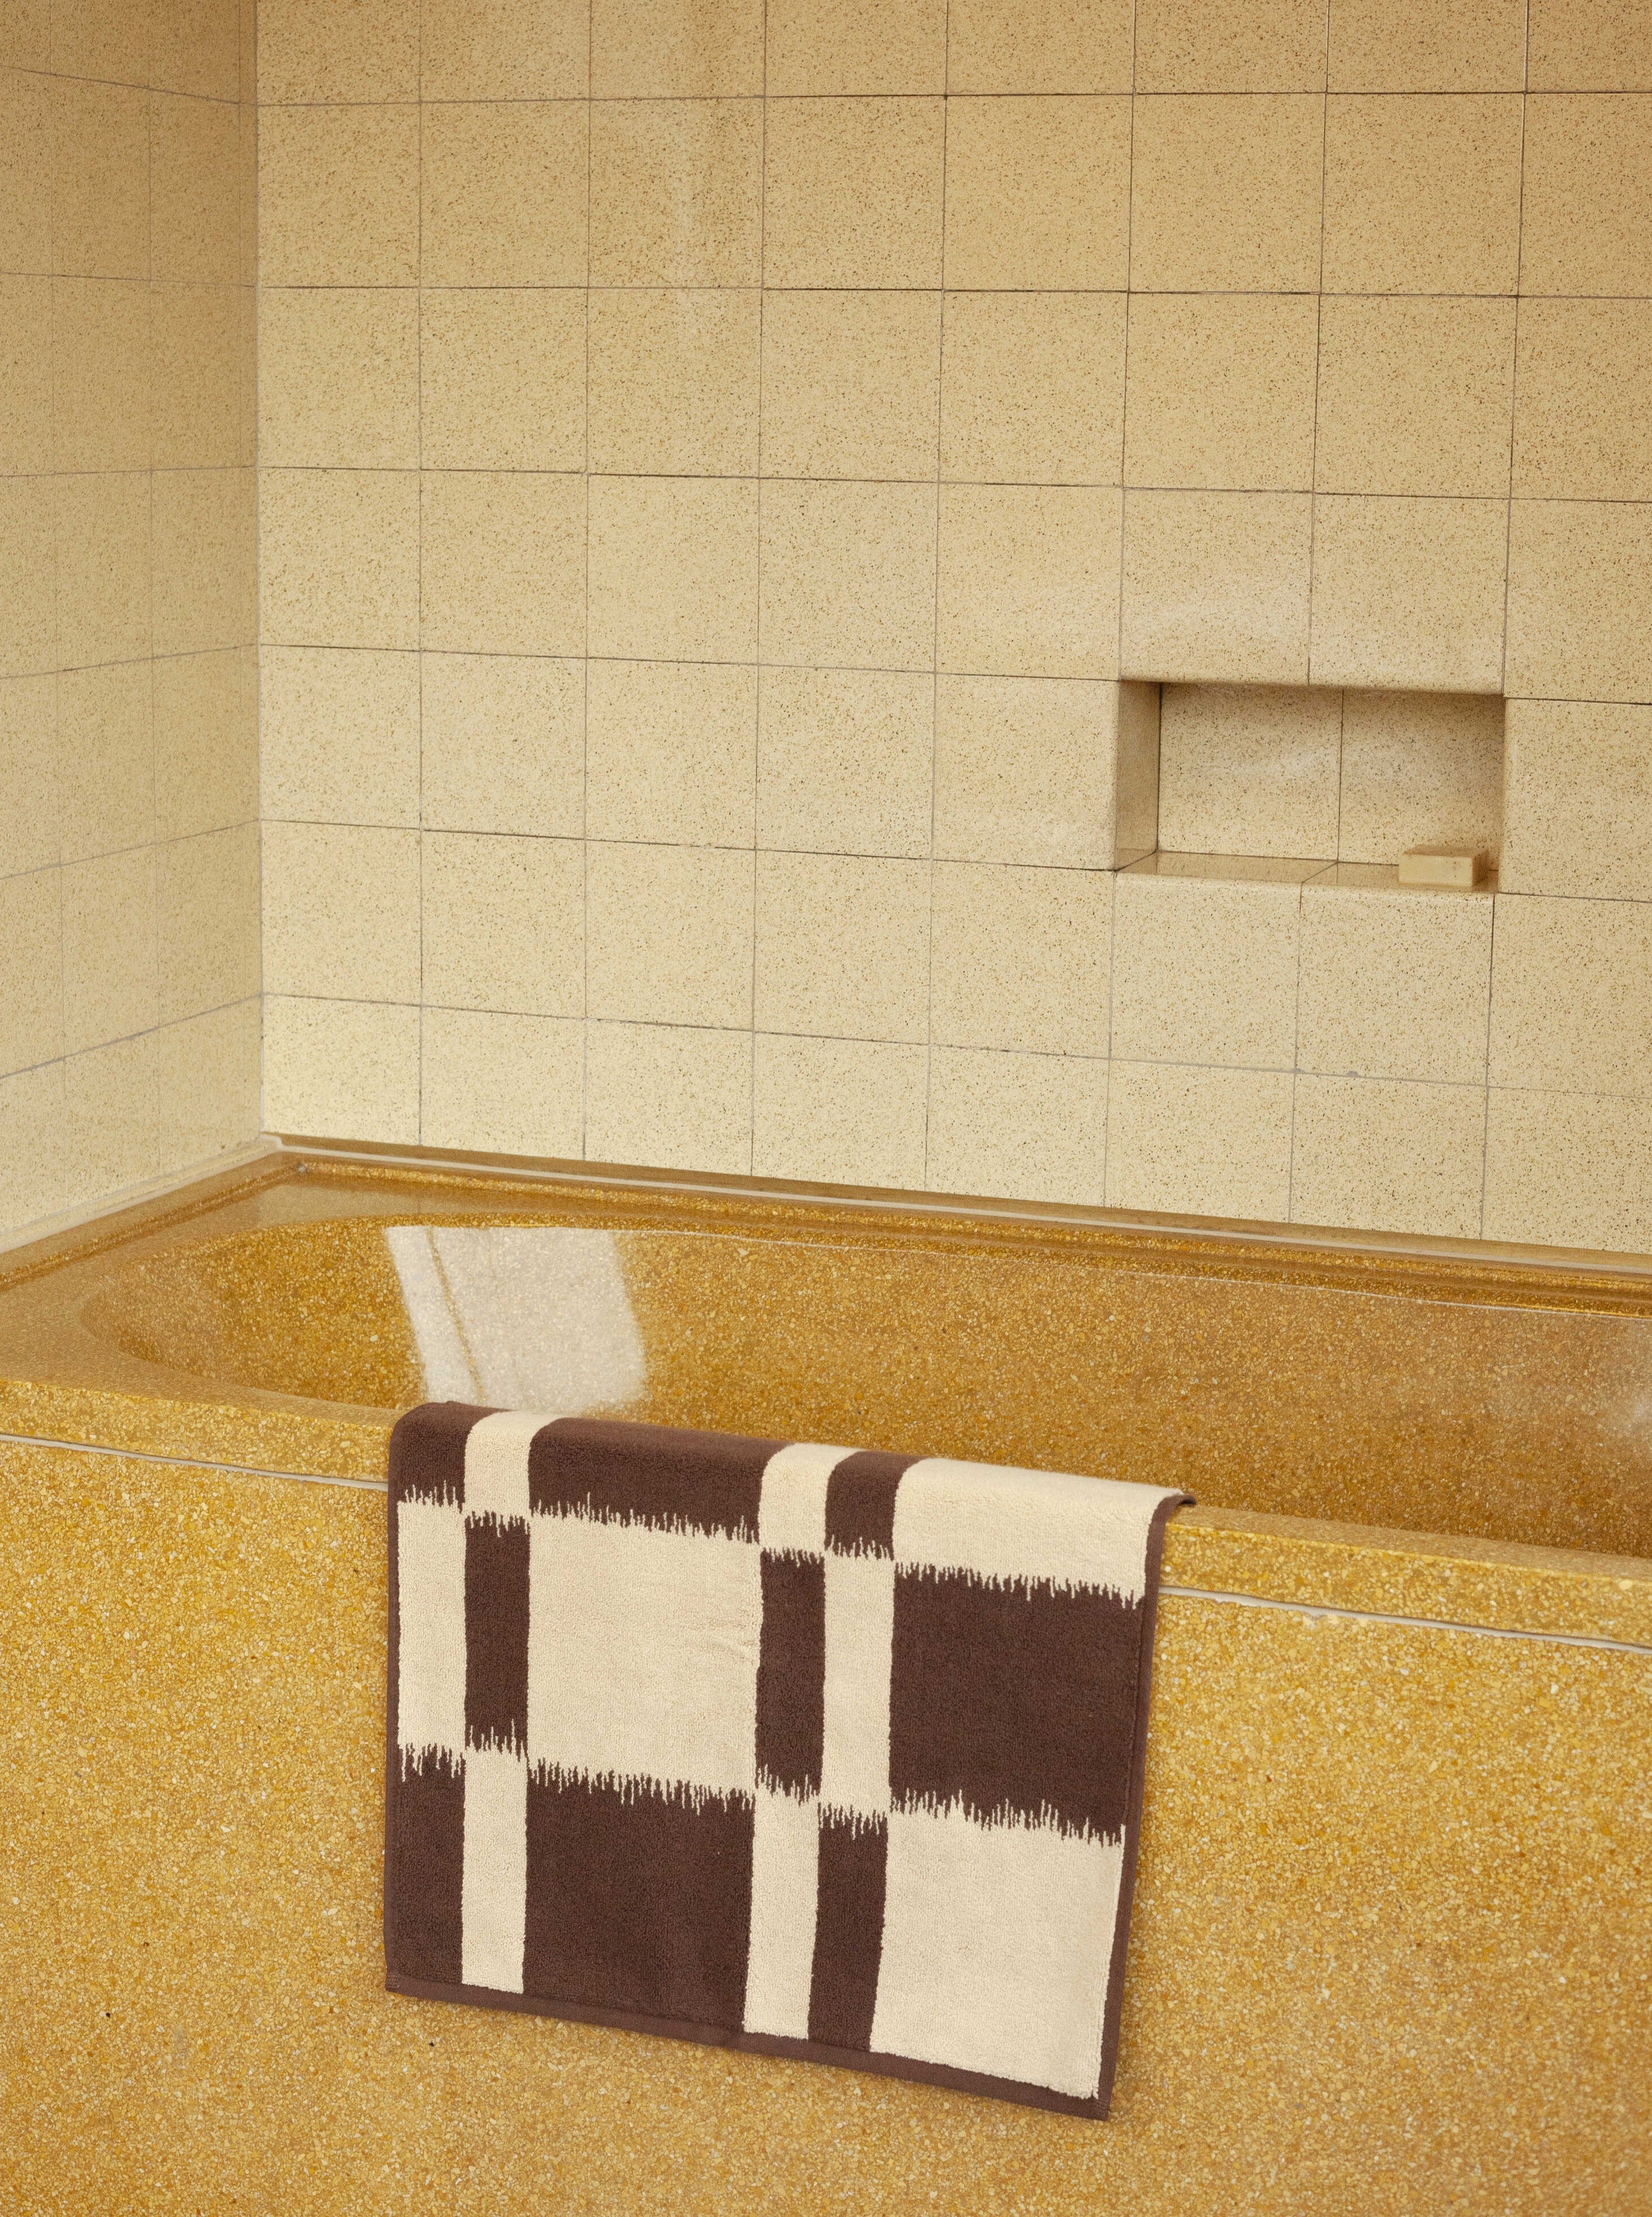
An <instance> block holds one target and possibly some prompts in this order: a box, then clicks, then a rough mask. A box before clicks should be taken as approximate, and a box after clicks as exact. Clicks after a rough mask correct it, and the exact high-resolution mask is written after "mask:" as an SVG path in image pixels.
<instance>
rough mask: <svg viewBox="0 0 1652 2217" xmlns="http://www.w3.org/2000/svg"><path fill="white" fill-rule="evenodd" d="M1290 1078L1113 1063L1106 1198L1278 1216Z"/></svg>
mask: <svg viewBox="0 0 1652 2217" xmlns="http://www.w3.org/2000/svg"><path fill="white" fill-rule="evenodd" d="M1293 1082H1294V1081H1293V1080H1292V1078H1291V1076H1290V1072H1289V1071H1278V1072H1275V1071H1253V1070H1187V1069H1182V1068H1179V1067H1177V1066H1175V1065H1168V1064H1160V1063H1141V1062H1137V1063H1130V1062H1115V1063H1114V1064H1113V1065H1111V1070H1110V1071H1109V1083H1108V1090H1107V1206H1108V1207H1110V1208H1150V1209H1154V1210H1157V1211H1160V1212H1161V1213H1165V1214H1167V1215H1174V1216H1218V1217H1228V1218H1237V1219H1239V1220H1241V1221H1248V1222H1253V1223H1254V1222H1262V1223H1276V1224H1283V1223H1284V1222H1285V1221H1286V1220H1287V1218H1288V1217H1289V1214H1290V1101H1291V1089H1292V1085H1293Z"/></svg>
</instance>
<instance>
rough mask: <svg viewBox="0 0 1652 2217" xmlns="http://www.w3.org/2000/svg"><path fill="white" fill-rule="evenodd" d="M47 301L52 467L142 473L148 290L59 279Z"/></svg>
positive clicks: (146, 446) (146, 456)
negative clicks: (50, 319) (49, 313)
mask: <svg viewBox="0 0 1652 2217" xmlns="http://www.w3.org/2000/svg"><path fill="white" fill-rule="evenodd" d="M51 296H52V324H51V332H52V344H51V356H50V386H51V393H52V418H53V423H52V429H53V440H52V463H51V466H53V467H55V468H57V469H59V470H142V469H147V468H148V466H149V460H150V436H151V434H150V334H149V287H148V286H147V285H144V284H133V283H127V282H123V281H114V280H110V279H108V278H89V277H59V278H58V279H56V280H55V281H54V282H53V285H52V287H51ZM36 466H37V467H41V468H44V467H46V466H47V465H46V463H45V461H44V460H40V462H38V463H37V464H36Z"/></svg>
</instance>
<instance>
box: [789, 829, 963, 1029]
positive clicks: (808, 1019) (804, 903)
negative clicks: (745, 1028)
mask: <svg viewBox="0 0 1652 2217" xmlns="http://www.w3.org/2000/svg"><path fill="white" fill-rule="evenodd" d="M929 938H930V886H929V870H928V868H927V866H926V865H925V864H924V863H922V862H901V861H869V860H867V859H865V858H864V857H863V856H859V855H758V865H757V973H756V1022H757V1024H758V1028H759V1029H761V1030H764V1031H772V1032H814V1033H820V1034H825V1035H826V1036H829V1037H832V1038H839V1039H841V1038H852V1039H881V1040H911V1041H921V1040H923V1039H924V1038H925V1037H926V1036H927V1033H928V1028H929Z"/></svg>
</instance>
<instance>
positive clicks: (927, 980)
mask: <svg viewBox="0 0 1652 2217" xmlns="http://www.w3.org/2000/svg"><path fill="white" fill-rule="evenodd" d="M941 85H942V94H941V212H940V222H941V241H940V244H941V270H940V277H941V281H940V285H939V287H938V294H939V297H938V301H937V313H938V318H939V322H938V325H937V333H936V349H937V350H936V360H935V535H934V562H935V577H934V595H933V602H932V617H933V621H932V624H931V633H930V658H931V665H932V666H931V673H930V696H929V852H928V855H927V856H926V857H925V865H924V868H925V884H926V888H927V892H928V897H929V898H928V907H927V914H926V917H925V923H926V927H927V934H928V936H927V940H926V942H925V974H924V1148H923V1165H922V1176H923V1183H924V1187H925V1190H926V1191H927V1190H929V1189H930V1188H931V1169H930V1155H931V1135H932V1127H933V1121H934V1113H935V785H936V778H937V774H938V762H937V755H938V750H939V733H940V719H941V461H942V454H941V441H942V437H943V427H944V423H945V421H946V162H947V140H948V134H949V126H950V119H951V112H952V0H946V8H945V11H944V16H943V19H942V29H941Z"/></svg>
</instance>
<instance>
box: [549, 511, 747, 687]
mask: <svg viewBox="0 0 1652 2217" xmlns="http://www.w3.org/2000/svg"><path fill="white" fill-rule="evenodd" d="M590 580H591V585H590V593H591V614H590V648H589V651H590V652H591V653H592V654H594V655H616V656H620V657H622V658H627V659H636V660H649V659H655V658H658V659H659V660H661V661H686V662H750V661H752V660H753V659H754V658H755V657H756V654H757V640H758V625H757V617H758V489H757V486H756V485H755V484H754V483H753V482H752V479H749V478H722V479H716V478H593V479H591V553H590ZM576 651H577V650H576Z"/></svg>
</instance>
